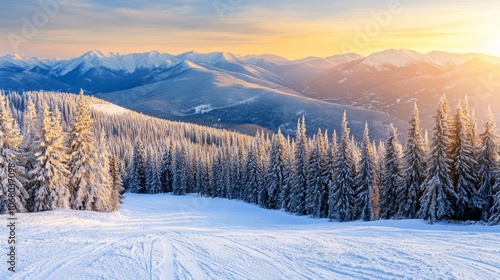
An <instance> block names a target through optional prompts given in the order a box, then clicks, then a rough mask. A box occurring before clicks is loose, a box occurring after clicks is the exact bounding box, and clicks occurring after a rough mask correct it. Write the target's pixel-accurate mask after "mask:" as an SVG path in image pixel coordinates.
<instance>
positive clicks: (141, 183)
mask: <svg viewBox="0 0 500 280" xmlns="http://www.w3.org/2000/svg"><path fill="white" fill-rule="evenodd" d="M146 164H147V163H146V153H145V151H144V145H143V144H142V141H141V140H139V141H137V142H136V143H135V144H134V153H133V157H132V164H131V166H130V172H129V182H128V184H129V189H128V190H127V191H129V192H132V193H146V175H147V169H146Z"/></svg>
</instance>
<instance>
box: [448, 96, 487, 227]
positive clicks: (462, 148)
mask: <svg viewBox="0 0 500 280" xmlns="http://www.w3.org/2000/svg"><path fill="white" fill-rule="evenodd" d="M463 106H464V105H462V103H461V101H460V102H459V103H458V106H457V111H456V114H455V116H454V119H453V135H452V139H453V142H452V150H451V152H452V160H453V167H452V178H453V181H454V186H455V192H456V193H457V195H458V199H457V201H456V203H455V218H457V219H460V220H468V219H472V218H473V217H472V215H473V214H474V212H476V209H480V207H481V203H480V200H479V199H478V197H477V190H476V185H477V182H478V178H477V169H476V166H477V162H476V160H475V153H474V142H473V139H472V135H471V129H470V120H469V119H468V115H467V110H466V109H465V108H463Z"/></svg>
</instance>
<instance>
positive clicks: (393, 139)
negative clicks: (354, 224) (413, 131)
mask: <svg viewBox="0 0 500 280" xmlns="http://www.w3.org/2000/svg"><path fill="white" fill-rule="evenodd" d="M402 153H403V152H402V147H401V144H400V143H399V140H398V132H397V129H396V128H395V127H394V125H392V124H391V126H390V128H389V138H387V141H386V142H385V155H384V158H383V161H384V166H383V169H382V177H381V178H380V218H381V219H391V218H400V217H398V216H397V214H398V210H399V201H400V198H399V197H398V188H399V187H400V186H401V185H402V184H403V170H402V165H401V161H402V157H403V155H402Z"/></svg>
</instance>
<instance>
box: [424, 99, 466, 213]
mask: <svg viewBox="0 0 500 280" xmlns="http://www.w3.org/2000/svg"><path fill="white" fill-rule="evenodd" d="M447 104H448V102H447V100H446V97H444V96H443V97H442V98H441V100H440V102H439V105H438V108H437V110H436V115H435V117H434V119H435V127H434V136H433V138H432V143H431V148H430V153H429V161H428V167H427V172H426V174H427V177H426V179H425V181H424V182H423V184H422V186H423V190H424V191H423V194H422V197H421V198H420V205H421V208H420V210H419V211H418V215H419V216H420V217H421V218H423V219H427V220H429V222H431V223H433V222H435V221H439V220H443V219H449V218H452V217H453V215H454V214H455V211H454V209H453V206H454V202H455V201H456V199H457V198H458V197H457V194H456V193H455V190H454V188H453V181H452V178H451V165H452V163H453V162H452V159H451V156H450V154H449V151H450V141H451V139H450V126H449V125H450V122H449V120H448V113H447V112H449V110H448V109H447V108H448V105H447Z"/></svg>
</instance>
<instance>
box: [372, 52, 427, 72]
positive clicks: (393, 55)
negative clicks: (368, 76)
mask: <svg viewBox="0 0 500 280" xmlns="http://www.w3.org/2000/svg"><path fill="white" fill-rule="evenodd" d="M421 61H424V62H428V59H427V57H426V56H425V55H424V54H421V53H419V52H416V51H412V50H406V49H399V50H396V49H389V50H385V51H382V52H377V53H374V54H372V55H370V56H368V57H366V58H365V59H363V61H362V63H363V64H365V65H368V66H370V67H373V68H375V69H377V71H382V70H384V69H385V68H386V66H387V65H390V66H396V67H403V66H407V65H409V64H412V63H415V62H421Z"/></svg>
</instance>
